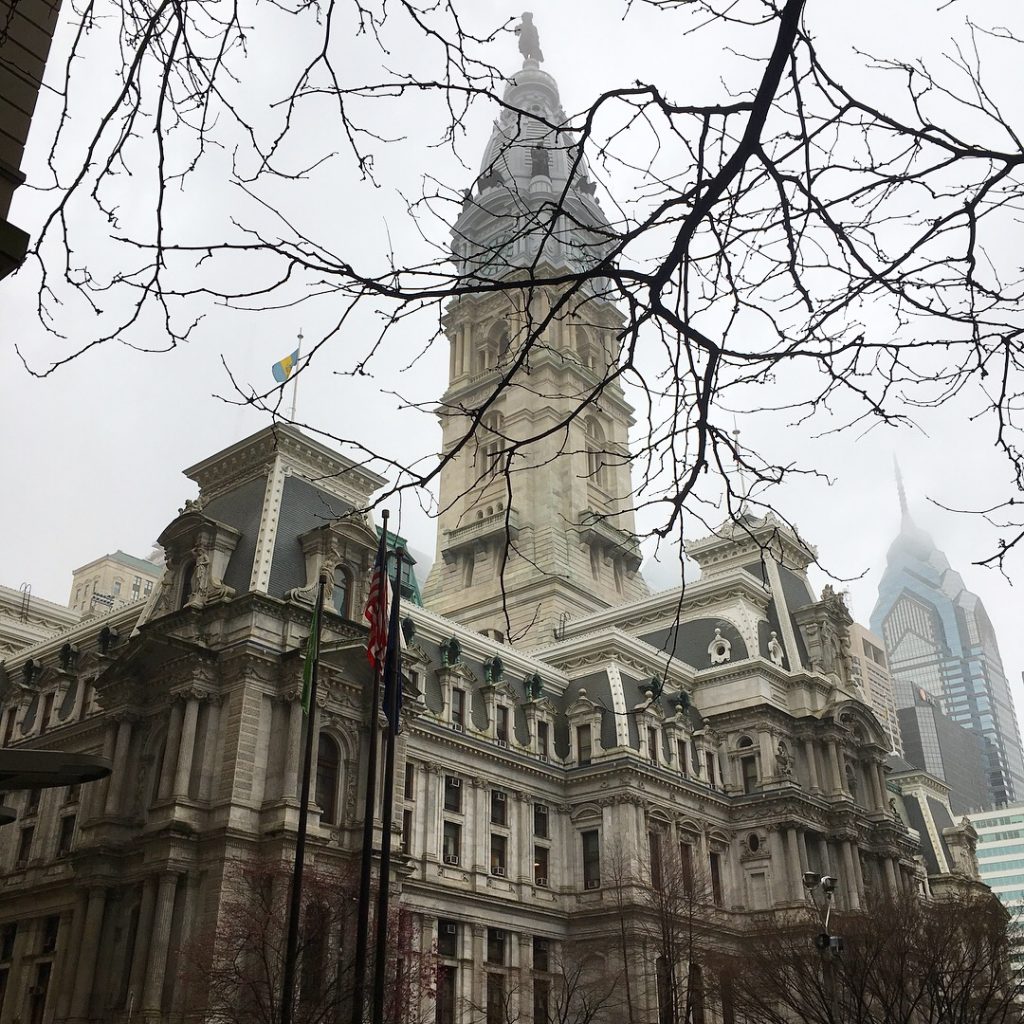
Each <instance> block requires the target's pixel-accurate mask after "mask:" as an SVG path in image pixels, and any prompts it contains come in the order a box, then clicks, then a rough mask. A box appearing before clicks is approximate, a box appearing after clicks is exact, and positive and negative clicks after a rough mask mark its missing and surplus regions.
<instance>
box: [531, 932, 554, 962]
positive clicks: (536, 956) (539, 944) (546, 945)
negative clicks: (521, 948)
mask: <svg viewBox="0 0 1024 1024" xmlns="http://www.w3.org/2000/svg"><path fill="white" fill-rule="evenodd" d="M533 969H534V970H535V971H550V970H551V943H550V942H548V940H547V939H542V938H541V937H540V936H539V935H535V936H534V937H533Z"/></svg>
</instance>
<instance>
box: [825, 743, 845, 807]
mask: <svg viewBox="0 0 1024 1024" xmlns="http://www.w3.org/2000/svg"><path fill="white" fill-rule="evenodd" d="M828 763H829V767H830V768H831V769H832V792H833V793H834V794H835V795H837V796H841V795H842V794H843V769H842V766H841V765H840V763H839V744H838V743H837V742H836V741H835V740H829V741H828Z"/></svg>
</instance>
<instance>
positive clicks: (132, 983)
mask: <svg viewBox="0 0 1024 1024" xmlns="http://www.w3.org/2000/svg"><path fill="white" fill-rule="evenodd" d="M155 904H156V878H155V876H153V875H149V876H148V877H147V878H146V879H145V880H144V881H143V883H142V901H141V902H140V904H139V923H138V926H137V927H136V930H135V949H134V950H133V951H132V964H131V973H130V974H129V976H128V1001H129V1004H130V1005H131V1006H132V1007H133V1008H134V1007H137V1006H138V1005H139V1004H140V1003H141V1002H142V989H143V986H144V985H145V983H146V960H147V957H148V954H149V938H150V935H151V933H152V931H153V909H154V906H155Z"/></svg>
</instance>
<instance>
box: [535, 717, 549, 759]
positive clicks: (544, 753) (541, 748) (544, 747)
mask: <svg viewBox="0 0 1024 1024" xmlns="http://www.w3.org/2000/svg"><path fill="white" fill-rule="evenodd" d="M537 753H538V754H540V756H541V757H548V756H549V755H548V723H547V722H538V723H537Z"/></svg>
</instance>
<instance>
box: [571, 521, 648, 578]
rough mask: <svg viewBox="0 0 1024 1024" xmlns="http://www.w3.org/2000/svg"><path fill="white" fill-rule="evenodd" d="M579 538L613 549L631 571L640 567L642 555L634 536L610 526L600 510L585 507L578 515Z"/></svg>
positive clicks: (587, 542) (588, 542)
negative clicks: (579, 515)
mask: <svg viewBox="0 0 1024 1024" xmlns="http://www.w3.org/2000/svg"><path fill="white" fill-rule="evenodd" d="M580 540H582V541H583V542H584V543H585V544H597V545H598V546H600V547H603V548H607V549H609V550H611V551H614V552H615V553H616V554H617V555H620V556H621V557H622V558H623V559H624V561H625V563H626V567H627V569H628V571H629V572H631V573H634V572H636V571H637V569H639V568H640V563H641V561H642V557H641V555H640V545H639V544H638V543H637V539H636V537H635V536H633V534H631V533H626V531H625V530H620V529H619V528H618V527H616V526H612V524H611V523H610V522H609V521H608V519H607V517H605V516H604V515H602V514H601V513H600V512H595V511H593V510H592V509H587V511H585V512H584V513H583V515H582V516H581V517H580Z"/></svg>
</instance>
